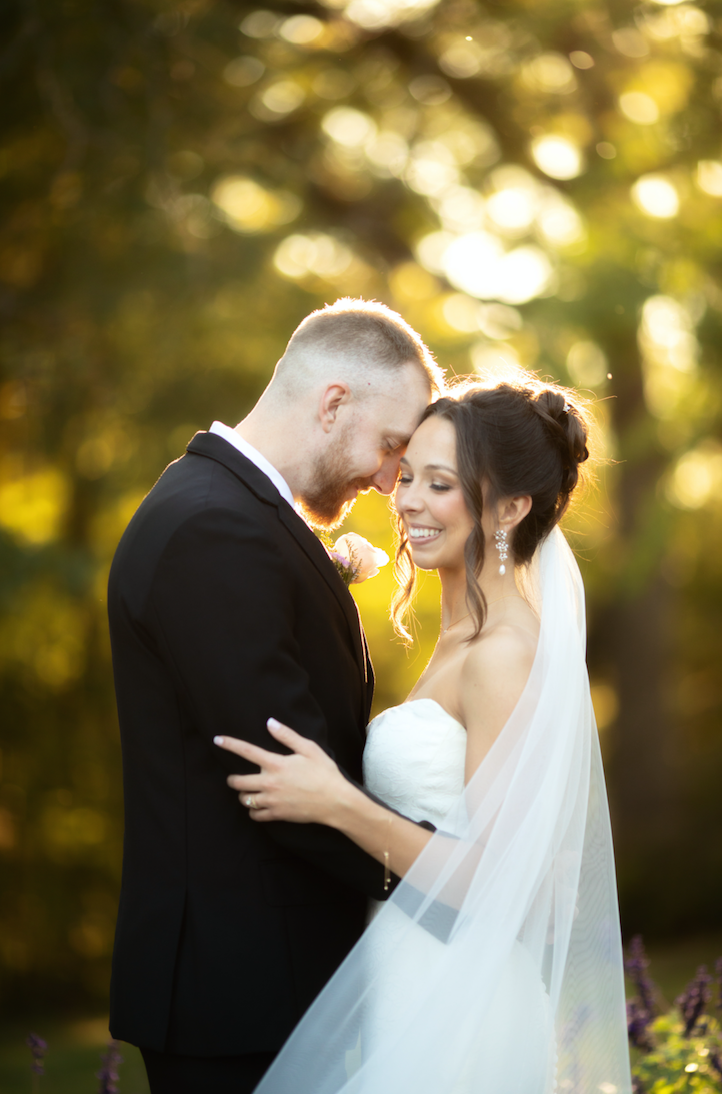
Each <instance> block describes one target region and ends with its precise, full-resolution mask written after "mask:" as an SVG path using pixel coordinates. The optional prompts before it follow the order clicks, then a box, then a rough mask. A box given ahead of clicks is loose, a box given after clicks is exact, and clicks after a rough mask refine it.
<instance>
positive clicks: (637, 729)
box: [0, 0, 722, 1005]
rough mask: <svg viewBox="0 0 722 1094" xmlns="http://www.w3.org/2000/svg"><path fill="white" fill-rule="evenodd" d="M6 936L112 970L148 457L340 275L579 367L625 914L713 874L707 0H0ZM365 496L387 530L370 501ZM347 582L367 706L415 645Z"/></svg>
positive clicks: (490, 361) (703, 905) (715, 463)
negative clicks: (597, 437)
mask: <svg viewBox="0 0 722 1094" xmlns="http://www.w3.org/2000/svg"><path fill="white" fill-rule="evenodd" d="M0 28H1V30H2V41H3V42H4V43H5V46H4V52H3V53H2V56H1V57H0V78H1V79H2V81H3V88H4V98H3V102H4V106H3V117H2V123H1V124H2V145H1V148H0V201H1V202H2V207H3V211H4V217H3V222H2V226H1V227H0V313H1V314H2V320H3V323H2V328H3V329H2V334H1V336H0V419H1V420H2V423H3V428H2V432H1V433H0V535H1V538H0V560H2V567H1V568H0V602H1V604H2V610H3V617H2V622H1V623H0V702H2V710H3V736H2V754H1V755H2V762H3V768H2V772H1V773H0V780H1V782H0V854H2V861H3V873H4V883H3V898H2V904H1V905H0V935H1V939H0V961H1V962H2V969H3V980H4V984H5V987H4V997H5V999H6V1000H8V999H10V997H12V998H13V1000H14V1005H17V1003H18V1001H23V1000H24V1002H25V1005H29V1004H30V1003H31V1001H32V1000H36V999H37V998H38V996H39V992H41V991H42V997H43V998H44V999H46V1000H48V1001H52V1000H53V999H60V998H61V997H62V998H63V1000H64V1001H66V1002H67V1001H68V1000H73V999H75V1000H76V1001H78V1002H87V1000H88V999H91V998H94V999H97V1000H102V999H103V998H104V994H105V991H106V984H107V972H108V957H109V952H110V948H111V945H112V929H113V918H114V903H115V895H116V892H117V886H118V878H119V870H120V857H121V851H120V847H121V838H122V816H121V790H120V754H119V747H118V741H117V730H116V724H115V715H114V707H113V696H112V680H111V674H110V663H109V651H108V644H107V638H106V632H105V622H104V611H105V609H104V587H105V580H106V576H107V569H108V566H109V563H110V559H111V557H112V553H113V550H114V547H115V544H116V542H117V540H118V537H119V535H120V533H121V531H122V529H123V527H124V525H125V523H126V522H127V520H128V518H129V516H130V515H131V513H132V512H133V509H134V507H135V506H136V505H137V502H138V500H139V499H140V498H141V497H142V495H143V493H144V492H145V491H146V490H147V489H148V488H149V486H150V485H151V484H152V482H153V481H154V479H155V478H156V477H157V475H158V474H159V473H160V471H161V470H162V469H163V467H164V465H165V464H166V462H167V461H168V460H169V459H172V458H175V457H176V456H178V455H179V454H180V453H181V452H182V451H183V447H184V444H185V442H186V441H187V440H188V439H189V437H190V436H191V435H192V433H193V432H194V431H195V430H196V429H198V428H206V427H207V426H208V424H209V423H210V422H211V421H212V420H213V418H215V417H220V418H221V419H224V420H226V421H228V422H229V423H231V424H233V423H234V422H235V421H237V420H238V419H239V418H240V417H242V415H243V413H244V412H245V410H246V409H247V408H248V407H249V406H250V405H251V403H252V402H253V401H254V400H255V398H256V397H257V396H258V394H259V393H260V391H261V390H262V388H263V386H264V384H265V382H266V381H267V379H268V378H269V376H270V372H271V370H272V367H273V364H274V363H275V361H276V360H277V358H278V357H279V356H280V354H281V352H282V350H283V347H284V345H285V341H286V339H287V337H288V335H289V334H290V332H291V330H292V329H293V328H294V326H295V325H296V323H297V322H298V321H299V320H300V319H301V318H302V317H303V316H304V315H305V314H307V312H308V311H310V310H312V308H314V307H317V306H319V305H320V304H322V303H323V302H324V301H325V300H332V299H334V298H335V297H337V296H339V295H364V296H367V297H375V298H377V299H382V300H384V301H386V302H388V303H390V304H391V305H392V306H394V307H396V308H397V309H398V310H400V311H401V312H402V313H403V314H404V315H405V316H406V317H407V318H408V319H409V321H410V322H411V323H412V324H413V325H414V326H416V327H417V329H418V330H419V331H420V332H421V334H422V335H423V336H424V337H425V338H426V339H427V341H428V342H429V343H430V344H431V345H432V346H433V348H434V349H435V350H436V352H437V354H438V356H439V359H440V360H441V362H442V363H443V364H444V365H446V366H447V367H448V368H449V369H450V370H451V371H452V372H457V373H467V372H469V371H471V370H477V371H479V372H480V373H485V372H489V371H491V372H497V373H498V372H500V371H502V372H503V370H504V369H513V368H514V367H518V366H519V365H521V366H523V367H527V368H534V369H537V370H540V371H541V372H542V373H543V374H544V375H551V376H553V377H554V378H556V379H560V380H562V381H568V382H572V383H574V384H576V385H578V386H580V387H581V388H583V389H587V390H589V391H590V392H591V393H592V395H593V397H594V399H595V413H596V415H597V418H598V421H599V425H600V432H601V434H602V436H603V439H604V443H605V446H606V450H607V452H608V454H609V455H610V456H611V457H612V458H613V460H614V461H615V462H613V463H611V464H609V465H608V466H606V467H605V468H602V470H601V479H602V487H603V488H602V489H601V490H600V491H598V492H597V493H596V494H594V495H593V499H592V502H591V503H590V505H589V506H588V507H587V509H586V510H585V512H584V513H583V514H580V516H579V517H578V518H577V519H576V521H575V522H572V524H570V529H569V531H570V535H572V537H573V540H574V542H575V545H576V547H577V548H578V550H579V552H580V554H581V557H582V563H583V566H584V571H585V578H586V580H587V585H588V589H589V598H590V664H591V669H592V678H593V686H594V697H595V703H596V707H597V711H598V715H599V721H600V725H601V732H602V741H603V747H604V750H605V755H606V759H607V766H608V772H609V778H610V794H611V800H612V807H613V814H614V821H615V830H616V839H617V849H618V859H619V870H620V883H621V898H622V908H623V917H624V920H625V924H627V925H628V926H629V927H630V928H632V929H640V928H641V929H644V931H645V933H646V934H647V935H652V934H653V933H654V932H655V931H657V932H663V931H671V930H675V929H676V930H682V929H685V930H690V929H693V928H694V927H696V926H702V925H703V924H705V923H710V922H714V911H713V909H714V906H715V903H717V905H718V903H719V898H720V887H721V883H720V878H722V850H720V848H722V841H721V840H720V838H719V837H720V835H722V818H721V817H720V810H719V790H718V785H719V780H720V775H722V735H721V734H720V705H721V703H722V694H721V692H722V688H721V686H720V679H719V673H718V670H717V668H716V666H717V664H718V662H719V658H720V653H721V652H722V650H721V649H720V646H721V640H720V635H719V627H717V626H715V623H716V621H717V620H718V619H719V608H720V604H721V603H722V564H721V563H720V560H719V553H718V552H715V551H714V549H712V546H711V545H712V544H714V542H715V535H716V534H718V533H719V532H720V530H721V529H720V525H721V524H722V506H721V505H720V496H722V445H721V444H720V440H719V425H720V396H721V386H722V385H721V382H720V369H719V359H718V351H717V346H718V345H719V342H720V326H721V325H722V319H721V315H722V288H721V287H720V268H719V267H720V259H719V254H720V249H719V242H720V237H721V236H722V218H721V217H720V201H721V200H722V162H721V160H720V156H721V153H722V149H720V136H719V115H720V103H721V102H722V42H721V41H720V29H722V22H720V15H719V12H718V8H717V6H715V5H713V4H712V3H709V4H707V5H704V6H703V5H695V4H691V3H684V2H681V3H674V2H672V3H670V2H661V0H654V2H653V0H642V2H641V3H639V4H636V5H633V6H630V5H629V4H626V3H621V2H619V0H606V2H605V0H575V2H574V3H571V2H569V0H535V2H534V3H531V2H526V0H510V2H508V3H504V4H502V3H499V2H490V3H487V4H484V5H481V4H479V3H476V2H475V0H325V2H324V3H313V2H302V0H299V2H295V0H283V2H281V0H268V6H267V7H264V8H255V7H254V6H253V5H250V4H247V3H232V2H231V0H215V2H213V0H184V2H173V0H113V2H112V3H107V4H103V5H97V4H95V3H92V2H90V0H62V2H61V3H58V2H56V0H7V2H6V4H5V5H4V6H3V8H2V11H1V12H0ZM349 526H351V527H353V526H356V527H358V529H359V530H364V531H365V532H366V534H369V532H372V533H373V534H374V536H375V538H376V539H383V538H384V537H385V538H386V540H387V541H388V538H389V532H388V526H387V513H386V508H385V503H384V502H381V501H380V500H379V499H374V498H368V499H363V501H362V502H361V503H360V504H359V506H357V509H356V510H355V511H354V514H353V515H352V517H351V518H350V521H349ZM375 582H376V583H374V582H372V583H370V584H369V585H368V586H362V587H361V588H360V589H359V592H358V597H359V601H360V603H361V605H362V611H363V613H364V618H365V621H366V623H367V627H368V630H369V634H370V638H371V642H372V648H373V651H374V654H375V660H376V663H377V668H378V669H379V670H380V672H379V685H380V686H379V690H378V699H377V702H378V705H386V704H388V703H390V702H394V701H398V700H399V699H400V698H402V697H403V695H404V693H405V691H406V690H407V689H408V685H409V683H410V681H411V679H412V678H413V676H414V674H415V673H416V672H417V670H418V668H419V663H420V661H421V659H422V658H423V657H424V656H425V655H426V653H427V652H428V643H429V641H431V640H432V636H433V628H434V622H435V613H436V607H435V596H436V592H435V584H434V581H433V579H429V580H427V582H426V583H425V586H424V590H423V592H422V596H421V598H420V601H419V616H420V621H421V623H422V628H423V625H424V624H426V626H425V628H424V629H422V640H421V645H420V652H419V653H417V654H416V655H415V656H412V657H407V655H406V654H405V653H404V651H403V649H401V648H400V647H399V646H398V645H397V644H394V643H393V642H392V640H391V632H390V628H389V626H388V622H387V620H386V606H387V603H388V598H389V594H390V587H391V581H390V576H389V575H386V574H385V575H384V577H383V578H381V577H380V578H377V579H375Z"/></svg>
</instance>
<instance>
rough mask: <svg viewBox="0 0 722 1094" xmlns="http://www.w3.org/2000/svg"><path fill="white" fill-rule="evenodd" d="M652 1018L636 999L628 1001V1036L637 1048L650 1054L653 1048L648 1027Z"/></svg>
mask: <svg viewBox="0 0 722 1094" xmlns="http://www.w3.org/2000/svg"><path fill="white" fill-rule="evenodd" d="M651 1020H652V1016H651V1014H650V1013H649V1011H647V1010H645V1009H644V1007H642V1006H640V1004H639V1002H638V1001H637V1000H636V999H628V1000H627V1035H628V1037H629V1040H630V1041H631V1042H632V1044H633V1045H634V1047H635V1048H641V1049H643V1050H644V1051H645V1052H649V1051H650V1049H652V1048H653V1044H652V1040H651V1038H650V1036H649V1032H648V1029H647V1027H648V1026H649V1023H650V1021H651Z"/></svg>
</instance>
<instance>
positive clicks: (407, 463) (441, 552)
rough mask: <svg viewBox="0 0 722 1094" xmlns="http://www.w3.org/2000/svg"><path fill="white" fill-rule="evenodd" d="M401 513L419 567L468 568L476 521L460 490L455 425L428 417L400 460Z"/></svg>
mask: <svg viewBox="0 0 722 1094" xmlns="http://www.w3.org/2000/svg"><path fill="white" fill-rule="evenodd" d="M396 509H397V511H398V513H399V514H400V516H401V517H402V519H403V522H404V528H405V530H406V534H407V536H408V538H409V544H410V547H411V552H412V555H413V559H414V563H415V564H416V565H417V566H418V567H419V569H422V570H436V569H439V568H440V567H441V568H442V569H457V568H463V566H464V546H465V544H466V541H467V539H468V538H469V534H470V533H471V531H472V529H473V526H474V522H473V520H472V517H471V515H470V513H469V510H468V509H467V507H466V502H465V500H464V494H463V491H462V489H461V482H460V480H459V475H458V471H457V464H456V433H455V431H454V427H453V426H452V425H451V423H450V422H447V421H444V420H443V419H442V418H436V417H435V418H428V419H427V420H426V421H425V422H423V423H422V424H421V425H420V426H419V428H418V429H417V430H416V432H415V433H414V435H413V437H412V438H411V440H410V442H409V446H408V448H407V450H406V454H405V455H404V456H403V457H402V459H401V468H400V476H399V481H398V485H397V487H396Z"/></svg>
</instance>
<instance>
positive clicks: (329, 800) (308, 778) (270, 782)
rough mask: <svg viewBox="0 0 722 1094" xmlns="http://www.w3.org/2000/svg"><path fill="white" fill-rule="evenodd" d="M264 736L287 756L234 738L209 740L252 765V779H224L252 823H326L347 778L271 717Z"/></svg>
mask: <svg viewBox="0 0 722 1094" xmlns="http://www.w3.org/2000/svg"><path fill="white" fill-rule="evenodd" d="M267 726H268V732H269V733H270V734H271V736H272V737H275V739H276V740H277V741H278V742H279V743H280V744H282V745H285V746H286V748H288V749H290V755H280V754H279V753H277V752H269V751H268V750H267V749H265V748H259V747H258V745H253V744H250V743H249V742H248V741H242V740H239V739H238V738H237V737H214V738H213V740H214V742H215V744H217V745H218V746H219V747H220V748H225V749H226V750H227V751H228V752H235V754H236V755H237V756H241V757H242V758H243V759H244V760H248V761H249V762H250V763H253V764H257V766H258V767H260V769H261V770H260V772H259V773H258V774H257V775H229V776H228V778H227V780H226V782H227V783H228V785H229V786H230V787H231V788H232V789H233V790H236V791H237V792H238V797H239V800H240V802H241V805H243V806H244V807H245V808H246V809H248V812H249V814H250V816H251V819H252V820H256V821H275V820H285V821H293V822H294V823H296V824H309V823H317V824H328V823H329V821H330V815H331V813H332V811H333V807H334V805H335V804H336V803H337V802H338V801H339V798H340V796H341V795H342V792H343V789H344V785H345V784H347V780H346V779H345V778H344V776H343V775H342V774H341V772H340V771H339V769H338V767H337V765H336V764H335V763H334V762H333V760H332V759H331V758H330V756H328V755H327V754H326V753H325V752H324V751H323V749H322V748H320V747H319V745H317V744H316V743H315V742H314V741H309V739H308V738H307V737H303V736H301V734H300V733H296V732H295V731H294V730H292V729H290V728H289V726H284V725H283V724H282V723H281V722H278V721H276V719H275V718H269V719H268V722H267Z"/></svg>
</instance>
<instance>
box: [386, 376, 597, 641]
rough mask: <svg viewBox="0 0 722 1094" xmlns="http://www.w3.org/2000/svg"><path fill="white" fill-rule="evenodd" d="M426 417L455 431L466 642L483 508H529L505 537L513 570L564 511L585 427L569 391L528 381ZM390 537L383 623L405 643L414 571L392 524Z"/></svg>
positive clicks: (472, 396) (474, 393) (470, 394)
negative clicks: (391, 567) (391, 560)
mask: <svg viewBox="0 0 722 1094" xmlns="http://www.w3.org/2000/svg"><path fill="white" fill-rule="evenodd" d="M432 416H435V417H440V418H444V419H445V420H446V421H448V422H450V423H451V425H453V427H454V430H455V431H456V461H457V467H458V472H459V480H460V483H461V489H462V492H463V495H464V500H465V502H466V506H467V508H468V510H469V513H470V514H471V516H472V517H473V519H474V528H473V530H472V532H471V533H470V535H469V538H468V539H467V541H466V547H465V551H464V556H465V562H466V601H467V606H468V608H469V614H470V615H471V616H472V618H473V619H474V622H475V624H476V627H475V630H474V633H473V635H472V636H471V637H472V638H476V636H477V635H478V634H479V632H480V631H481V629H482V627H483V626H484V622H485V620H486V608H487V605H486V600H485V597H484V594H483V592H482V591H481V587H480V585H479V581H478V577H479V574H480V573H481V570H482V567H483V565H484V556H485V551H486V544H485V542H484V533H483V532H482V528H481V514H482V511H483V509H484V505H492V506H493V505H495V504H496V503H497V501H499V499H500V498H506V497H516V496H520V495H529V496H530V497H531V509H530V510H529V512H528V513H527V515H526V516H525V517H524V519H523V520H522V521H520V522H519V524H518V525H517V526H516V528H515V529H514V531H513V533H512V534H511V536H510V537H509V551H510V553H511V556H512V558H513V560H514V563H515V564H516V565H519V564H522V563H525V562H529V561H530V560H531V557H532V555H533V554H534V552H535V551H536V549H537V547H538V546H539V544H540V543H541V542H542V541H543V540H544V539H545V537H546V536H548V535H549V533H550V532H551V530H552V528H554V526H555V525H556V524H557V523H558V522H559V521H560V520H561V518H562V516H563V515H564V513H565V512H566V510H567V508H568V506H569V502H570V500H571V496H572V493H573V491H574V489H575V487H576V485H577V483H578V481H579V477H580V475H579V469H580V465H581V464H582V463H584V461H585V460H586V459H588V457H589V449H588V447H587V443H588V435H589V420H588V416H587V411H586V407H585V404H584V403H583V401H582V400H581V399H580V398H579V396H578V395H577V394H576V393H575V392H573V391H569V390H568V389H566V388H561V387H557V386H556V385H553V384H542V383H540V382H538V381H537V380H536V379H535V378H533V377H529V378H528V380H527V379H525V381H524V382H523V383H519V384H516V383H509V382H505V383H500V384H498V385H496V386H495V387H486V386H480V385H474V386H470V387H464V388H463V389H462V390H461V394H459V395H457V396H454V395H449V396H447V397H445V398H441V399H438V400H437V401H436V402H435V403H431V405H430V406H428V407H427V408H426V411H425V413H424V415H423V417H422V419H421V421H422V422H423V421H426V419H427V418H431V417H432ZM398 535H399V540H398V546H397V551H396V562H395V570H396V578H397V582H398V589H397V591H396V594H395V596H394V599H393V601H392V605H391V619H392V621H393V624H394V629H395V630H396V632H397V633H398V634H400V635H402V636H403V637H405V638H407V639H408V638H409V633H408V631H407V629H406V627H405V625H404V622H403V618H404V615H405V614H406V612H407V610H408V608H409V606H410V603H411V600H412V597H413V593H414V588H415V584H416V567H415V566H414V563H413V559H412V557H411V552H410V550H409V544H408V538H407V536H406V533H405V530H404V526H403V522H402V521H401V519H400V518H398Z"/></svg>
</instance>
